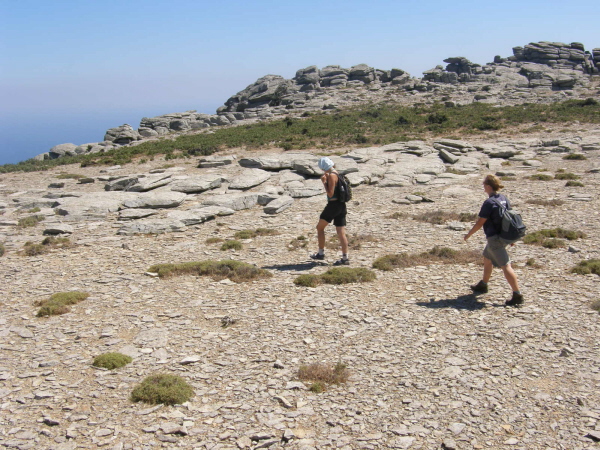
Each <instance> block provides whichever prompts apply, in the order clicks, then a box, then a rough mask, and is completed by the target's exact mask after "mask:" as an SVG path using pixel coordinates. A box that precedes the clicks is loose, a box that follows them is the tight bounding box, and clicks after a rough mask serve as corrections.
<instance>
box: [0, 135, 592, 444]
mask: <svg viewBox="0 0 600 450" xmlns="http://www.w3.org/2000/svg"><path fill="white" fill-rule="evenodd" d="M567 154H583V155H585V156H586V158H587V160H573V161H566V160H564V159H562V158H563V156H564V155H567ZM333 158H334V159H335V160H336V163H337V165H338V167H339V168H340V170H342V171H344V172H345V173H347V174H348V177H349V178H350V179H351V181H352V184H353V185H354V186H355V189H354V200H353V201H352V203H351V204H350V205H349V219H348V222H349V223H348V233H349V235H350V236H354V237H360V236H364V237H365V239H364V243H363V244H362V247H361V248H353V249H352V250H351V259H352V265H353V266H354V267H370V266H371V264H372V262H373V260H374V259H375V258H377V257H379V256H382V255H385V254H389V253H397V252H409V253H417V252H422V251H426V250H429V249H430V248H432V247H433V246H434V245H444V246H449V247H452V248H455V249H460V248H464V246H465V244H464V242H463V241H462V236H463V234H464V233H465V230H466V228H467V227H468V226H470V224H465V223H460V222H458V223H454V222H451V223H445V224H442V225H431V224H426V223H422V222H418V221H416V220H413V219H411V217H412V216H413V215H416V214H421V213H424V212H431V211H436V210H439V209H441V210H445V211H456V212H476V211H477V210H478V208H479V206H480V204H481V202H482V200H483V197H484V196H483V193H482V191H481V186H480V183H481V178H482V175H483V174H484V173H488V172H490V171H492V172H500V173H503V174H504V175H505V176H508V177H511V179H512V181H507V182H505V184H506V185H507V188H506V192H507V195H508V196H509V198H511V200H512V201H513V203H514V204H515V206H516V207H517V208H518V209H519V210H520V211H521V212H522V214H523V216H524V219H525V222H526V223H527V225H528V226H529V227H530V231H535V230H537V229H541V228H554V227H563V228H567V229H575V230H581V231H585V232H586V233H587V235H588V237H587V238H586V239H580V240H578V241H575V242H572V243H571V245H570V247H569V248H566V247H565V248H556V249H545V248H542V247H537V246H529V245H524V244H523V243H518V244H517V245H516V247H515V248H514V249H513V250H511V254H512V256H513V260H514V265H515V268H516V271H517V273H518V276H519V278H520V281H521V285H522V291H523V292H524V294H525V298H526V302H527V303H526V305H525V307H524V308H521V309H517V310H512V309H509V310H507V309H506V308H502V307H499V306H501V305H502V303H503V301H504V300H505V298H506V296H507V295H508V288H507V286H506V284H505V282H504V280H503V279H502V277H501V275H500V273H498V272H497V271H496V272H495V273H494V278H493V283H492V284H491V285H490V287H491V290H490V293H489V294H487V295H485V296H482V297H478V298H477V299H476V298H474V297H473V296H471V295H469V290H468V287H467V286H468V284H470V283H473V282H474V281H476V280H477V279H479V277H480V275H481V267H480V266H478V265H474V264H469V265H447V266H444V265H432V266H417V267H412V268H408V269H405V270H395V271H392V272H381V271H377V277H378V278H377V280H376V281H375V282H373V283H367V284H356V285H344V286H328V285H324V286H319V287H317V288H299V287H296V286H294V285H293V283H292V281H293V279H294V278H295V277H296V276H297V275H299V274H302V273H322V272H323V271H325V270H326V269H327V267H324V266H322V265H315V264H313V263H312V262H311V261H310V260H308V258H307V253H308V251H309V250H314V248H315V245H316V239H315V237H314V234H315V233H314V226H315V223H316V219H317V217H318V214H319V212H320V210H321V208H322V207H323V204H324V202H325V199H324V194H323V191H322V187H321V185H320V182H319V180H318V174H319V171H318V170H317V169H316V166H315V163H316V161H317V159H318V155H314V154H311V153H310V152H295V153H282V152H278V151H276V150H272V151H268V152H267V151H265V152H253V153H242V152H237V151H236V154H235V155H234V154H227V155H221V154H219V155H213V156H211V157H207V158H205V159H203V160H200V161H198V166H199V167H195V164H194V165H192V164H181V165H178V166H173V167H164V166H162V165H164V162H160V161H155V162H149V163H148V162H147V163H144V164H139V165H136V164H130V165H127V166H123V167H111V168H105V169H100V168H97V167H86V168H80V167H75V166H73V167H62V168H61V170H67V171H71V172H76V173H78V174H80V175H81V176H85V178H82V179H81V181H83V180H86V182H81V181H77V180H76V179H65V180H61V183H56V176H57V175H59V174H60V173H59V172H58V171H57V170H53V171H48V172H40V173H26V174H16V173H10V174H5V175H2V176H1V177H0V242H1V243H3V245H4V247H5V249H6V253H5V254H4V256H2V257H1V260H2V264H1V265H0V273H1V274H2V279H3V280H5V283H3V285H2V287H0V292H1V294H2V295H1V298H2V301H1V304H0V308H1V309H2V314H1V316H0V425H1V426H0V446H3V447H5V448H19V449H56V450H71V449H76V448H81V449H92V448H108V449H114V450H121V449H140V450H141V449H143V450H146V449H151V448H156V447H163V448H173V449H175V448H198V449H245V448H256V449H258V448H270V449H277V448H290V449H307V450H308V449H326V448H339V449H344V450H350V449H359V448H361V449H384V448H385V449H387V448H398V449H432V448H445V449H496V448H523V449H525V448H526V449H546V448H556V449H560V448H564V449H567V448H568V449H573V450H580V449H586V450H587V449H593V448H597V445H598V444H597V441H598V439H599V436H600V395H599V392H600V390H599V389H598V387H599V386H600V375H599V373H598V367H599V364H600V359H599V356H598V355H599V350H600V348H599V346H598V345H599V344H598V339H597V337H598V334H599V332H600V329H599V328H600V324H599V321H598V313H597V312H595V311H593V310H592V309H591V308H590V307H589V304H590V302H591V301H592V300H597V299H599V298H600V277H598V276H596V275H588V276H581V275H575V274H571V273H569V269H570V268H571V267H572V266H573V265H575V264H576V263H577V262H579V261H581V260H583V259H591V258H600V253H599V251H598V248H600V247H599V244H600V242H599V236H600V235H599V233H598V231H599V223H600V221H599V220H598V210H599V209H600V203H599V199H598V195H597V194H598V185H599V181H598V173H599V172H600V130H599V129H597V128H593V127H587V126H584V125H577V131H571V132H566V131H558V130H555V131H554V132H553V133H552V134H548V133H543V134H540V135H538V136H532V135H527V136H516V137H511V138H505V139H503V138H498V139H495V140H493V141H491V140H470V141H460V140H453V139H439V140H435V141H427V142H425V141H416V142H409V143H397V144H391V145H387V146H382V147H368V148H359V149H353V150H350V151H348V152H346V153H345V154H343V155H333ZM452 169H453V170H452ZM558 169H564V170H565V171H567V172H573V173H575V174H577V175H579V176H580V177H581V181H582V182H583V183H584V185H585V186H584V187H565V186H564V181H559V180H553V181H547V182H543V181H539V182H536V181H532V180H530V179H529V178H528V176H529V175H531V174H537V173H542V174H549V175H554V174H555V173H556V172H557V170H558ZM90 180H91V181H93V182H90ZM59 185H60V186H59ZM532 199H541V200H550V199H557V200H561V201H562V202H563V204H562V205H559V206H543V205H538V204H533V203H528V202H527V200H532ZM424 200H427V201H424ZM37 208H39V211H37V210H36V211H35V212H33V211H32V209H37ZM394 213H401V214H403V215H404V216H401V217H402V218H400V219H394V218H392V215H393V214H394ZM32 214H36V215H41V216H43V217H44V218H45V220H43V221H42V222H41V223H39V224H38V225H37V226H35V227H32V228H19V227H17V223H18V219H20V218H22V217H25V216H27V215H32ZM259 227H263V228H270V229H274V230H277V231H278V232H279V234H278V235H275V236H268V237H267V236H265V237H257V238H254V239H248V240H245V241H244V248H243V249H242V250H237V251H233V250H229V251H221V250H219V245H220V244H207V243H206V239H207V238H211V237H212V238H214V237H218V238H222V239H231V238H232V237H233V234H234V233H235V231H237V230H242V229H256V228H259ZM45 233H46V234H47V233H51V234H53V235H57V234H58V235H62V236H70V239H71V241H72V242H73V243H75V246H74V247H72V248H70V249H56V250H52V251H51V252H50V253H48V254H45V255H39V256H33V257H25V256H22V255H20V254H19V252H20V251H21V249H22V248H23V245H24V244H25V242H27V241H32V242H38V241H40V240H41V239H42V238H43V234H45ZM331 234H332V231H331V230H328V236H331ZM299 235H304V236H308V243H309V246H308V247H307V248H306V249H290V248H289V245H288V244H289V243H290V241H292V240H293V239H294V238H296V237H298V236H299ZM366 237H368V239H366ZM472 241H473V242H471V241H469V247H471V248H474V249H475V248H477V249H479V248H482V246H483V238H482V236H481V233H478V235H476V236H474V237H473V238H472ZM335 254H336V248H335V246H333V247H328V261H332V260H333V259H334V258H335ZM224 258H232V259H236V260H240V261H245V262H249V263H252V264H255V265H257V266H259V267H262V268H265V269H267V270H269V271H270V272H271V273H272V274H273V278H271V279H269V280H260V281H255V282H251V283H244V284H235V283H233V282H230V281H229V280H222V281H213V280H211V279H210V278H204V277H192V276H185V277H176V278H171V279H157V278H155V277H152V276H149V275H148V274H146V271H147V269H148V268H149V267H150V266H151V265H153V264H156V263H167V262H184V261H198V260H204V259H224ZM530 259H534V260H535V262H536V263H537V265H536V264H533V265H532V264H527V261H529V260H530ZM70 290H80V291H86V292H89V293H90V294H91V296H90V297H89V298H88V299H87V300H85V301H84V302H82V303H80V304H78V305H75V306H73V307H72V311H71V312H70V313H68V314H65V315H62V316H56V317H51V318H37V317H35V313H36V309H37V308H35V306H34V302H35V301H37V300H41V299H44V298H47V297H48V296H49V295H51V294H53V293H55V292H62V291H70ZM225 318H230V319H234V320H232V321H230V322H232V323H233V322H234V324H233V325H231V326H228V327H226V328H223V327H222V326H221V325H222V321H223V320H224V319H225ZM228 323H229V322H228ZM106 351H120V352H122V353H125V354H128V355H130V356H131V357H133V358H134V361H133V362H132V363H131V364H130V365H128V366H126V367H124V368H122V369H118V370H115V371H107V370H101V369H96V368H93V367H92V366H91V365H90V364H91V361H92V360H93V358H94V357H95V356H97V355H98V354H100V353H103V352H106ZM320 361H324V362H330V363H335V362H337V361H343V362H344V363H346V364H347V365H348V367H349V370H350V371H351V376H350V380H349V381H348V383H346V384H344V385H340V386H332V387H331V388H330V389H328V390H327V391H326V392H324V393H322V394H314V393H312V392H310V391H308V390H307V386H306V385H305V384H304V383H301V382H299V381H298V379H297V375H296V374H297V370H298V368H299V366H300V365H302V364H307V363H312V362H320ZM157 372H169V373H177V374H179V375H181V376H183V377H184V378H185V379H186V380H187V381H188V382H190V383H191V384H192V386H193V387H194V390H195V396H194V398H193V399H192V400H191V401H190V402H187V403H185V404H184V405H180V406H174V407H164V406H163V407H160V406H159V407H150V406H147V405H142V404H133V403H131V402H130V401H129V400H128V395H129V394H130V392H131V390H132V389H133V387H134V386H135V385H136V384H137V383H138V382H140V381H141V380H142V379H143V377H145V376H146V375H150V374H153V373H157Z"/></svg>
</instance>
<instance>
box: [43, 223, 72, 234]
mask: <svg viewBox="0 0 600 450" xmlns="http://www.w3.org/2000/svg"><path fill="white" fill-rule="evenodd" d="M72 233H73V227H72V226H71V225H67V224H66V223H53V224H46V228H45V229H44V235H46V236H57V235H59V234H72Z"/></svg>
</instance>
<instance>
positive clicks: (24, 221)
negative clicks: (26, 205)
mask: <svg viewBox="0 0 600 450" xmlns="http://www.w3.org/2000/svg"><path fill="white" fill-rule="evenodd" d="M43 220H44V216H40V215H37V214H36V215H34V216H27V217H23V218H21V219H19V222H18V223H17V226H18V227H19V228H30V227H35V226H36V225H37V224H38V223H40V222H42V221H43Z"/></svg>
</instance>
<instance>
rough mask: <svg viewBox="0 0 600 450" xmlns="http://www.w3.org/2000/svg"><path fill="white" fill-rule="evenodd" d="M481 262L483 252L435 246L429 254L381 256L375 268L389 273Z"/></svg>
mask: <svg viewBox="0 0 600 450" xmlns="http://www.w3.org/2000/svg"><path fill="white" fill-rule="evenodd" d="M480 262H481V252H478V251H476V250H454V249H451V248H448V247H439V246H435V247H433V248H432V249H431V250H429V251H427V252H422V253H418V254H409V253H399V254H395V255H385V256H381V257H380V258H377V259H376V260H375V261H374V262H373V268H374V269H379V270H385V271H389V270H394V269H403V268H406V267H413V266H424V265H428V264H439V263H441V264H469V263H480Z"/></svg>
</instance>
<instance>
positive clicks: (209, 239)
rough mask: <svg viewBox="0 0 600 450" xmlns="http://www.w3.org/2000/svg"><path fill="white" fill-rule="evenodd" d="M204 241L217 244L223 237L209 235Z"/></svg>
mask: <svg viewBox="0 0 600 450" xmlns="http://www.w3.org/2000/svg"><path fill="white" fill-rule="evenodd" d="M204 242H206V243H207V244H217V243H219V242H223V239H222V238H220V237H210V238H208V239H206V241H204Z"/></svg>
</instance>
